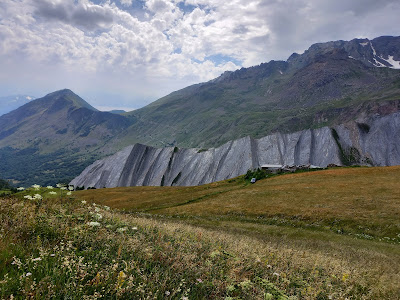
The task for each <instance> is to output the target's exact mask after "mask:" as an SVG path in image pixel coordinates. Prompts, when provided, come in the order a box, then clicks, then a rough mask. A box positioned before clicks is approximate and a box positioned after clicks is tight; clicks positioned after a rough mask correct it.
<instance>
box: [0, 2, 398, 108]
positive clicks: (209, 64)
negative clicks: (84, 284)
mask: <svg viewBox="0 0 400 300" xmlns="http://www.w3.org/2000/svg"><path fill="white" fill-rule="evenodd" d="M399 14H400V3H399V2H398V0H392V1H389V0H382V1H373V0H354V1H348V0H337V1H319V0H295V1H294V0H263V1H260V0H235V1H223V0H140V1H135V2H133V1H132V0H92V1H90V0H75V1H61V0H19V1H15V0H2V1H1V2H0V41H1V42H0V61H1V63H2V68H1V70H0V82H2V83H1V84H0V88H1V87H4V86H7V88H8V89H9V87H10V86H13V85H14V86H19V87H20V86H32V87H35V88H38V89H39V88H41V90H43V91H45V92H49V91H51V90H55V89H57V88H58V87H60V88H64V87H69V88H71V89H73V90H76V91H77V92H79V91H82V92H83V96H84V95H85V93H86V95H88V96H89V97H91V98H92V99H94V101H104V103H103V104H102V105H103V106H104V105H107V103H106V101H109V99H117V98H118V97H117V95H118V94H121V96H120V97H119V98H118V99H120V100H119V101H122V102H123V103H122V104H121V106H127V107H132V106H135V105H133V104H131V103H129V99H132V101H136V103H140V105H142V104H144V103H146V102H148V101H150V100H155V99H156V98H158V97H161V96H163V95H165V94H167V93H169V92H171V91H173V90H176V89H178V88H182V87H185V86H187V85H190V84H193V83H197V82H201V81H207V80H210V79H213V78H215V77H216V76H218V75H219V74H221V73H223V72H224V71H226V70H235V69H237V68H240V67H242V66H245V67H248V66H252V65H257V64H260V63H261V62H268V61H269V60H271V59H275V60H276V59H287V57H289V55H290V54H291V53H293V52H303V51H304V50H305V49H307V48H308V47H309V46H310V45H311V44H313V43H316V42H324V41H329V40H337V39H344V40H349V39H352V38H355V37H369V38H374V37H376V36H380V35H396V34H398V31H397V28H396V26H394V24H397V23H398V15H399ZM22 92H24V91H22ZM24 93H25V92H24ZM26 93H30V94H36V95H40V93H41V92H40V91H37V90H33V91H32V92H29V90H27V91H26ZM137 105H139V104H137Z"/></svg>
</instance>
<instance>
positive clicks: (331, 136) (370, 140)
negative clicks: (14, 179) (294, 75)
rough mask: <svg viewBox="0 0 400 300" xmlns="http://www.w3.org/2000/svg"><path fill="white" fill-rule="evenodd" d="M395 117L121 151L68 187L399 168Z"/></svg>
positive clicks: (398, 116)
mask: <svg viewBox="0 0 400 300" xmlns="http://www.w3.org/2000/svg"><path fill="white" fill-rule="evenodd" d="M399 132H400V113H394V114H391V115H388V116H384V117H380V116H379V115H376V116H374V117H372V118H370V119H369V120H363V122H349V123H347V124H343V125H339V126H336V127H333V128H329V127H323V128H319V129H308V130H302V131H299V132H295V133H290V134H280V133H277V134H272V135H269V136H266V137H264V138H261V139H253V138H251V137H245V138H241V139H238V140H235V141H230V142H227V143H225V144H224V145H222V146H220V147H218V148H211V149H208V150H205V149H201V150H200V149H178V148H176V147H175V148H172V147H170V148H153V147H150V146H145V145H142V144H135V145H131V146H128V147H126V148H125V149H123V150H122V151H119V152H117V153H116V154H114V155H112V156H109V157H107V158H104V159H102V160H98V161H96V162H95V163H93V164H92V165H90V166H89V167H87V168H86V169H85V170H84V171H83V172H82V173H81V174H80V175H79V176H78V177H76V178H75V179H74V180H72V181H71V184H73V185H75V186H85V187H96V188H102V187H117V186H159V185H165V186H170V185H181V186H189V185H201V184H205V183H210V182H214V181H219V180H225V179H228V178H233V177H236V176H239V175H242V174H244V173H246V172H247V170H249V169H254V168H257V167H259V166H261V165H263V164H283V165H304V164H312V165H317V166H321V167H326V166H327V165H328V164H330V163H333V164H337V165H351V164H364V165H376V166H389V165H398V164H400V135H399Z"/></svg>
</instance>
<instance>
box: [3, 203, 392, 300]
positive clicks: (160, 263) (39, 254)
mask: <svg viewBox="0 0 400 300" xmlns="http://www.w3.org/2000/svg"><path fill="white" fill-rule="evenodd" d="M0 224H1V240H0V295H1V298H2V299H3V298H4V299H7V298H21V299H25V298H32V299H43V298H59V299H65V298H68V299H97V298H109V299H212V298H218V299H221V298H225V299H239V298H240V299H345V298H357V299H377V298H376V297H380V298H382V297H386V298H387V299H389V298H393V299H395V297H396V295H397V294H396V292H397V291H396V289H395V288H393V286H392V285H391V284H389V285H388V287H387V288H382V285H381V284H380V283H379V281H375V279H373V278H372V277H370V276H364V275H365V274H363V273H362V272H359V271H360V270H359V269H357V268H355V267H354V266H351V265H350V264H348V263H346V262H345V260H343V259H341V258H340V257H327V256H325V255H324V254H321V253H313V252H311V251H306V250H304V249H303V250H300V249H294V248H292V247H290V245H285V244H284V243H283V244H282V245H280V246H279V247H278V246H277V245H276V244H273V243H271V242H268V241H263V240H261V239H259V238H255V237H252V236H247V235H243V234H240V233H234V232H227V231H224V230H220V229H218V228H216V229H205V228H201V227H197V226H192V225H188V224H185V223H182V222H176V221H169V220H158V219H154V218H146V217H137V216H133V215H130V214H123V213H122V214H121V213H119V212H117V211H112V210H110V209H109V208H108V207H106V206H101V205H96V204H94V203H85V201H83V202H81V201H79V200H77V199H74V198H65V197H53V198H49V197H46V196H44V197H43V201H42V202H41V205H40V207H39V208H38V207H37V203H35V202H33V201H29V200H27V199H24V198H22V197H21V198H1V199H0ZM367 275H368V274H367ZM371 278H372V279H371ZM374 284H376V285H374Z"/></svg>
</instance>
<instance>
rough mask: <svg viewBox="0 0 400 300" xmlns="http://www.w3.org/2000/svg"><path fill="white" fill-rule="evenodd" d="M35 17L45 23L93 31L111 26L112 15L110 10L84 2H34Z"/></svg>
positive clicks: (52, 0) (54, 0)
mask: <svg viewBox="0 0 400 300" xmlns="http://www.w3.org/2000/svg"><path fill="white" fill-rule="evenodd" d="M34 16H35V17H39V18H41V19H42V20H45V21H46V20H47V21H59V22H63V23H66V24H70V25H73V26H77V27H80V28H83V29H85V30H95V29H98V28H104V27H108V26H110V25H111V23H112V22H113V13H112V11H111V9H110V8H108V7H104V6H100V5H94V4H91V3H89V2H86V1H80V2H78V3H77V4H74V3H73V2H72V1H60V0H36V10H35V12H34Z"/></svg>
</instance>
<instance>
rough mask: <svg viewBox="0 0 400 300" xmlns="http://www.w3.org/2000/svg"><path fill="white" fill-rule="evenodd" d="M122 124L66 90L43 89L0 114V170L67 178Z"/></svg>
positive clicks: (32, 178)
mask: <svg viewBox="0 0 400 300" xmlns="http://www.w3.org/2000/svg"><path fill="white" fill-rule="evenodd" d="M128 125H129V123H128V120H127V118H125V117H123V116H120V115H115V114H111V113H106V112H99V111H97V110H95V109H94V108H93V107H92V106H90V105H89V104H88V103H86V102H85V101H84V100H83V99H82V98H80V97H79V96H77V95H76V94H74V93H73V92H72V91H70V90H62V91H58V92H54V93H51V94H48V95H46V96H45V97H43V98H40V99H37V100H34V101H32V102H30V103H28V104H26V105H24V106H22V107H20V108H18V109H16V110H14V111H12V112H10V113H8V114H6V115H4V116H2V117H1V118H0V160H1V164H0V174H2V175H5V176H6V177H7V178H9V179H14V180H16V181H20V182H21V183H24V184H33V183H41V184H47V183H55V182H59V181H63V180H65V181H68V180H69V179H70V178H71V177H73V176H74V175H75V174H76V173H79V172H80V171H82V170H83V168H84V167H85V166H86V165H87V164H89V163H90V162H93V161H94V160H95V159H97V158H98V157H100V156H102V155H104V153H102V152H101V151H100V150H99V148H100V147H102V146H104V145H105V144H106V143H107V142H108V141H109V140H110V139H111V138H112V137H113V136H114V135H115V134H116V133H117V132H121V131H122V130H123V129H124V128H126V127H127V126H128Z"/></svg>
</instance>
